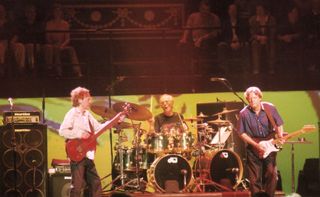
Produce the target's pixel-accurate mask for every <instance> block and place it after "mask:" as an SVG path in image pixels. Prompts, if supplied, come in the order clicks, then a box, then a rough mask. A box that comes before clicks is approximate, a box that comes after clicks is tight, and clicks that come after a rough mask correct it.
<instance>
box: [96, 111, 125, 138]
mask: <svg viewBox="0 0 320 197" xmlns="http://www.w3.org/2000/svg"><path fill="white" fill-rule="evenodd" d="M122 115H123V113H122V112H119V113H118V114H117V115H116V116H114V117H113V118H112V119H111V120H110V121H106V122H105V123H103V124H102V127H101V129H100V130H99V131H98V132H96V133H95V134H94V135H92V136H91V139H92V140H95V139H97V138H98V137H99V136H100V135H101V134H103V132H104V131H106V130H107V129H110V128H112V127H113V126H114V125H115V124H117V123H118V121H119V119H120V117H121V116H122Z"/></svg>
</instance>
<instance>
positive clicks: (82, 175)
mask: <svg viewBox="0 0 320 197" xmlns="http://www.w3.org/2000/svg"><path fill="white" fill-rule="evenodd" d="M70 165H71V176H72V182H71V191H70V197H80V196H81V192H82V190H83V189H84V187H85V186H86V185H87V186H88V189H89V194H90V196H92V197H100V196H101V193H102V187H101V181H100V177H99V175H98V173H97V170H96V166H95V164H94V162H93V161H92V160H90V159H88V158H85V159H83V160H82V161H80V162H73V161H71V163H70Z"/></svg>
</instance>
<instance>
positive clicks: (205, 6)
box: [179, 0, 220, 73]
mask: <svg viewBox="0 0 320 197" xmlns="http://www.w3.org/2000/svg"><path fill="white" fill-rule="evenodd" d="M210 9H211V8H210V4H209V1H208V0H202V1H201V2H200V4H199V11H198V12H195V13H192V14H191V15H190V16H189V17H188V20H187V29H186V30H185V31H184V32H183V34H182V36H181V39H180V41H179V44H180V46H181V48H180V49H181V50H183V51H182V52H180V53H181V54H184V57H183V60H184V62H183V63H182V64H183V65H189V66H190V68H191V70H192V73H194V72H195V71H196V70H201V71H204V70H205V69H203V67H204V66H206V67H211V64H212V62H211V61H213V60H214V59H215V58H212V57H213V52H214V50H216V46H217V42H218V35H219V33H220V19H219V17H218V16H217V15H215V14H214V13H212V12H211V11H210ZM195 66H197V68H195ZM199 66H201V67H202V68H200V69H199ZM195 69H196V70H195Z"/></svg>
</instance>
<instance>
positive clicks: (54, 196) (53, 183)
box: [49, 173, 71, 197]
mask: <svg viewBox="0 0 320 197" xmlns="http://www.w3.org/2000/svg"><path fill="white" fill-rule="evenodd" d="M70 186H71V174H70V173H69V174H68V173H61V174H53V175H51V176H50V178H49V197H69V196H70Z"/></svg>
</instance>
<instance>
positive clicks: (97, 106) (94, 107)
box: [90, 101, 117, 118]
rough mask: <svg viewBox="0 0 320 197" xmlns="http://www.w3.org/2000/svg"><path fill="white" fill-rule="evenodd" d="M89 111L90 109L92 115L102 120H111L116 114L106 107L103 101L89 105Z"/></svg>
mask: <svg viewBox="0 0 320 197" xmlns="http://www.w3.org/2000/svg"><path fill="white" fill-rule="evenodd" d="M90 109H91V111H93V113H95V114H97V115H99V116H101V117H103V118H112V117H114V116H115V115H116V114H117V113H116V112H115V111H114V110H112V109H110V108H108V107H107V106H106V102H105V101H95V102H93V103H92V104H91V107H90Z"/></svg>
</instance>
